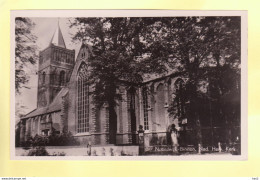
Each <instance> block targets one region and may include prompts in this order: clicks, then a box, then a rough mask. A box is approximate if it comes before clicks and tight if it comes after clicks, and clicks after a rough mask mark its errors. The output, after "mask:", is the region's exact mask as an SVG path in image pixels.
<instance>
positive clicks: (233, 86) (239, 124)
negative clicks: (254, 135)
mask: <svg viewBox="0 0 260 180" xmlns="http://www.w3.org/2000/svg"><path fill="white" fill-rule="evenodd" d="M48 12H49V13H48ZM77 13H78V14H77ZM11 21H12V22H11V24H12V25H11V35H12V41H13V42H12V46H11V68H12V69H13V70H12V71H11V76H12V77H13V81H12V82H11V84H12V85H11V89H12V92H13V93H12V94H11V96H13V98H12V97H11V101H12V100H13V101H12V102H11V105H12V106H11V107H12V112H11V117H13V118H11V127H13V128H11V130H10V131H11V132H10V134H11V141H12V142H13V143H11V151H12V152H13V155H14V157H15V158H18V159H19V158H21V159H31V158H32V156H33V157H34V158H36V160H37V158H38V157H35V156H40V157H41V158H40V159H46V158H47V159H48V160H50V159H57V158H61V159H62V158H72V159H73V158H76V159H77V158H78V159H82V160H88V159H100V160H107V159H112V160H117V159H119V160H120V159H124V158H128V159H131V158H137V156H138V159H141V160H142V159H143V160H156V159H164V160H175V159H177V160H178V159H179V160H181V159H185V160H194V159H203V158H206V159H209V160H211V159H213V160H214V159H217V158H220V159H221V158H222V159H223V160H224V159H226V158H227V159H228V158H231V159H232V158H233V159H238V160H246V159H245V158H244V159H241V157H245V156H246V157H247V108H243V107H247V94H246V93H247V90H244V89H247V78H246V64H247V42H246V41H247V32H246V31H247V22H246V21H247V19H246V16H245V13H244V14H243V13H242V12H240V11H233V12H229V11H216V12H209V11H205V12H203V11H197V12H194V11H192V12H189V11H179V12H178V11H163V10H161V11H149V10H146V11H145V10H143V11H140V10H139V11H134V10H128V11H123V10H121V11H116V10H107V11H101V10H96V11H91V10H86V11H77V10H74V11H73V12H72V11H69V10H64V11H63V10H60V11H57V13H55V10H52V11H41V10H38V11H36V10H35V11H31V12H30V11H20V12H19V11H14V12H12V16H11ZM242 155H243V156H242ZM54 156H55V157H54ZM112 156H116V157H112ZM123 156H124V157H123Z"/></svg>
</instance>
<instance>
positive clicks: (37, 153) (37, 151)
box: [28, 146, 49, 156]
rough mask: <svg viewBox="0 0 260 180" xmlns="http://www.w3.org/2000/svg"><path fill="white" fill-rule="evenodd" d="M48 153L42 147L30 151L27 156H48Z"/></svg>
mask: <svg viewBox="0 0 260 180" xmlns="http://www.w3.org/2000/svg"><path fill="white" fill-rule="evenodd" d="M48 155H49V153H48V152H47V151H46V149H45V147H44V146H37V147H35V148H33V149H31V150H30V151H29V153H28V156H48Z"/></svg>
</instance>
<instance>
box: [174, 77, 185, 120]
mask: <svg viewBox="0 0 260 180" xmlns="http://www.w3.org/2000/svg"><path fill="white" fill-rule="evenodd" d="M175 88H176V107H177V116H178V117H179V118H180V117H183V116H184V115H185V97H184V81H183V80H182V79H178V80H177V81H176V82H175Z"/></svg>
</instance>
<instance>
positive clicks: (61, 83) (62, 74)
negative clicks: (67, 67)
mask: <svg viewBox="0 0 260 180" xmlns="http://www.w3.org/2000/svg"><path fill="white" fill-rule="evenodd" d="M60 85H61V86H64V85H65V72H64V71H61V72H60Z"/></svg>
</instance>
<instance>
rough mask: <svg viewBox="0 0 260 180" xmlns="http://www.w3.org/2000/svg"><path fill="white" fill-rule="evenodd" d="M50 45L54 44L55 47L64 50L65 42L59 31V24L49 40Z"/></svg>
mask: <svg viewBox="0 0 260 180" xmlns="http://www.w3.org/2000/svg"><path fill="white" fill-rule="evenodd" d="M50 44H54V45H55V46H59V47H63V48H66V45H65V41H64V39H63V36H62V33H61V30H60V24H59V23H58V26H57V28H56V30H55V32H54V34H53V36H52V38H51V42H50Z"/></svg>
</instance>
